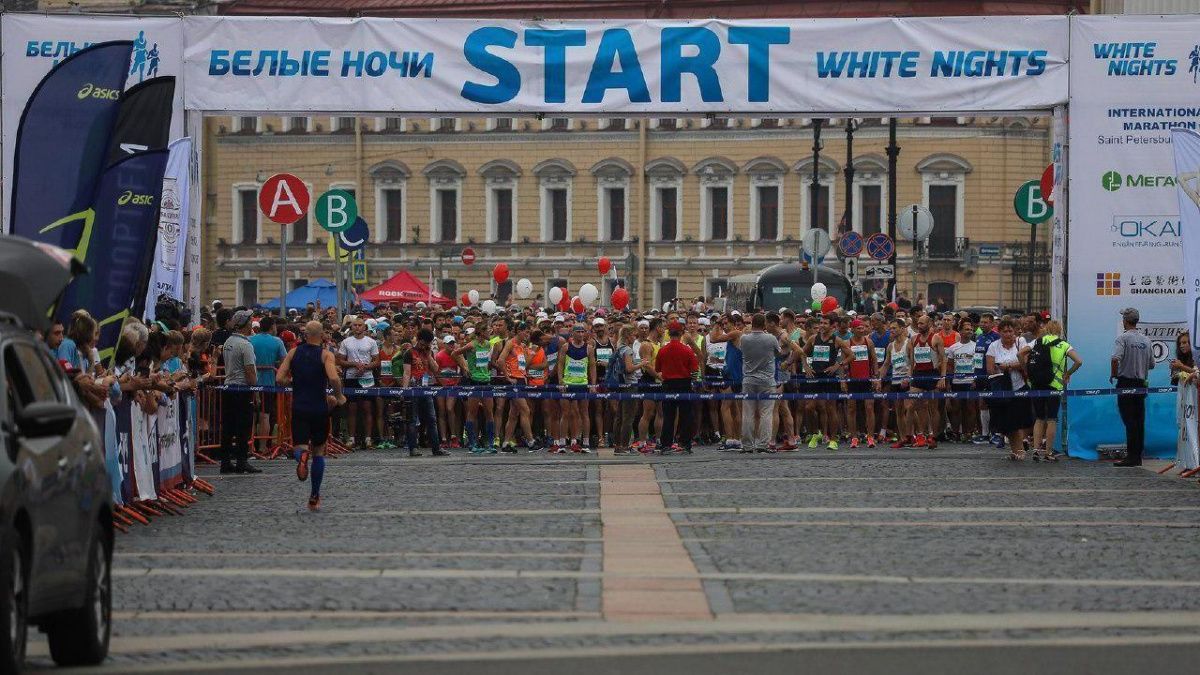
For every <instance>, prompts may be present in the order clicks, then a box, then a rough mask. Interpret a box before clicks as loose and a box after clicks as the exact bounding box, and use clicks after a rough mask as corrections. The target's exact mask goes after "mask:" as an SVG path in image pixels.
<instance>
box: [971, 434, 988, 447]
mask: <svg viewBox="0 0 1200 675" xmlns="http://www.w3.org/2000/svg"><path fill="white" fill-rule="evenodd" d="M990 442H991V439H989V438H988V437H987V436H984V435H983V434H979V435H978V436H972V437H971V445H987V444H988V443H990Z"/></svg>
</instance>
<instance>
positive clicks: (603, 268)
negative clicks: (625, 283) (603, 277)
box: [600, 258, 612, 274]
mask: <svg viewBox="0 0 1200 675" xmlns="http://www.w3.org/2000/svg"><path fill="white" fill-rule="evenodd" d="M611 269H612V261H611V260H609V259H608V258H601V259H600V274H608V271H609V270H611Z"/></svg>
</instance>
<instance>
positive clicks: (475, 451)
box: [471, 445, 486, 455]
mask: <svg viewBox="0 0 1200 675" xmlns="http://www.w3.org/2000/svg"><path fill="white" fill-rule="evenodd" d="M485 451H486V449H485V448H484V447H483V446H482V445H477V446H475V447H473V448H471V454H472V455H482V454H483V453H484V452H485Z"/></svg>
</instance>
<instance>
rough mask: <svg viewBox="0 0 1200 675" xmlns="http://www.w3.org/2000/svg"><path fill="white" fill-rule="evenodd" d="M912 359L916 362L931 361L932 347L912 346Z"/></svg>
mask: <svg viewBox="0 0 1200 675" xmlns="http://www.w3.org/2000/svg"><path fill="white" fill-rule="evenodd" d="M913 361H916V362H917V363H933V348H932V347H913Z"/></svg>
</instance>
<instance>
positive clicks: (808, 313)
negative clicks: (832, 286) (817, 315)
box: [804, 309, 812, 316]
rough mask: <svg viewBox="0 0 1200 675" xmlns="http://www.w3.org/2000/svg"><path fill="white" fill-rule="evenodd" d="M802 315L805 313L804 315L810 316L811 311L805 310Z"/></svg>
mask: <svg viewBox="0 0 1200 675" xmlns="http://www.w3.org/2000/svg"><path fill="white" fill-rule="evenodd" d="M804 313H805V314H806V315H808V316H812V310H811V309H806V310H804Z"/></svg>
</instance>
